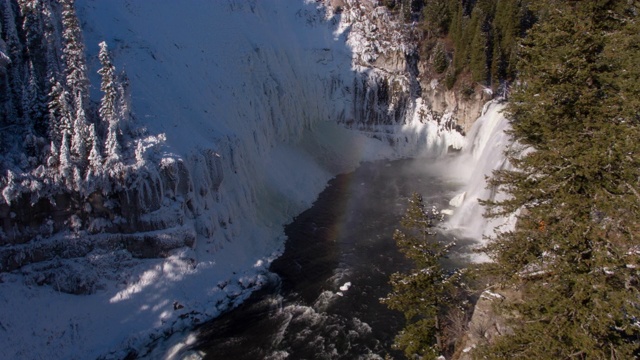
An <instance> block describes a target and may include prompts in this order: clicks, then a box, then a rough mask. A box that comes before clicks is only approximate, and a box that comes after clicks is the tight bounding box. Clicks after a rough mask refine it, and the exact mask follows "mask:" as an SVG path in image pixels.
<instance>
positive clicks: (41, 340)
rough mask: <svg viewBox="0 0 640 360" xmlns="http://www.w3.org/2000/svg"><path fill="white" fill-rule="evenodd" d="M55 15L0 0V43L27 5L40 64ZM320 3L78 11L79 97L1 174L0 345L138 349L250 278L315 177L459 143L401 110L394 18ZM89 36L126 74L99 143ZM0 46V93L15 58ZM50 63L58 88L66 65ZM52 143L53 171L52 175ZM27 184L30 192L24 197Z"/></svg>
mask: <svg viewBox="0 0 640 360" xmlns="http://www.w3.org/2000/svg"><path fill="white" fill-rule="evenodd" d="M328 2H329V1H328ZM331 2H335V1H331ZM69 3H72V2H70V1H69V0H65V1H61V2H58V1H55V0H47V1H45V0H15V1H14V0H3V1H2V11H3V23H2V24H3V33H2V35H3V39H6V40H3V41H5V42H7V41H8V39H9V38H8V34H9V32H7V31H6V29H7V28H8V25H7V24H8V23H9V22H11V21H12V22H13V23H14V25H13V26H15V27H18V28H19V27H23V31H25V33H26V30H25V29H27V26H32V25H31V23H29V21H32V22H33V23H37V21H43V20H42V19H40V20H38V19H37V18H34V19H31V18H29V17H28V16H27V15H28V13H29V9H34V8H37V6H45V7H46V6H47V5H50V7H49V8H48V9H49V11H51V14H49V15H47V16H48V18H47V19H48V20H47V21H48V22H46V23H45V24H44V25H46V26H44V25H42V26H44V28H46V29H47V31H45V32H46V33H47V34H50V35H48V36H49V38H45V40H46V41H45V42H44V43H46V44H47V45H46V46H45V48H46V49H50V50H48V51H49V52H54V54H50V55H51V56H53V57H54V58H55V56H56V55H57V56H58V57H59V56H60V54H56V53H55V49H56V46H58V45H59V47H60V48H62V47H63V44H62V43H64V41H66V40H65V39H66V38H65V37H64V36H62V35H60V34H63V33H64V29H65V26H62V25H60V21H62V18H63V17H64V16H63V13H64V12H63V7H64V6H62V5H60V4H69ZM339 3H340V4H339V6H340V10H341V11H337V9H338V7H337V6H338V5H336V4H334V5H335V6H334V7H326V6H325V5H324V4H323V3H319V2H303V1H300V2H293V1H286V2H270V1H240V0H227V1H208V2H202V1H194V2H179V3H178V2H175V3H173V2H163V3H161V4H158V3H157V2H151V1H133V0H109V1H106V0H78V1H77V4H76V7H75V8H76V9H77V14H78V19H79V20H80V24H81V25H82V30H83V34H82V36H83V39H84V44H85V47H86V52H87V63H86V67H87V74H88V78H87V79H86V81H87V82H86V83H85V85H84V86H86V87H87V89H90V94H89V95H88V96H87V98H86V99H85V98H83V97H82V95H77V94H76V96H75V98H74V99H75V101H74V102H71V101H70V102H69V103H70V104H71V105H69V106H70V107H71V108H72V109H73V110H74V111H70V110H64V109H63V110H64V111H63V110H55V109H54V110H55V111H58V112H55V111H53V110H52V111H53V112H51V111H49V112H47V111H45V110H42V114H45V113H46V114H50V115H51V116H53V117H56V116H58V117H59V115H60V114H67V115H68V117H69V122H68V129H67V130H64V129H62V130H60V132H59V133H58V132H56V131H58V130H57V128H56V129H53V132H52V131H49V132H46V131H43V132H42V136H40V137H34V139H36V140H37V139H41V138H42V139H45V140H47V141H42V142H43V144H45V145H46V146H47V147H46V148H43V149H42V154H40V155H41V157H42V158H43V159H45V160H46V159H48V158H51V159H52V160H51V162H50V163H46V164H45V165H43V166H42V168H40V167H39V166H35V165H37V164H36V163H34V164H35V165H33V166H30V165H29V161H30V159H29V158H27V159H26V160H25V161H26V163H25V164H26V165H24V166H22V165H21V164H22V159H21V158H20V157H19V156H18V157H13V156H11V157H6V158H7V159H8V160H7V161H6V162H4V163H3V164H5V165H4V166H5V167H4V168H2V176H3V182H2V183H1V185H2V186H3V190H4V191H3V196H4V198H3V199H4V200H3V202H2V203H1V204H0V211H1V212H2V226H3V233H2V237H1V238H2V243H0V246H1V247H0V265H1V266H2V269H1V271H3V272H2V273H0V299H1V300H0V302H2V303H3V304H4V306H3V309H2V310H0V313H1V314H2V316H1V317H0V319H1V320H0V321H1V323H0V325H1V326H0V334H2V336H0V345H1V346H2V347H3V349H5V350H4V351H6V352H7V353H10V354H13V355H14V356H13V357H14V358H38V357H46V358H66V359H73V358H95V357H99V356H102V357H104V358H121V357H124V356H125V355H126V354H127V353H144V352H145V349H146V346H147V345H148V344H150V343H151V342H153V341H154V340H155V339H158V338H161V337H163V336H165V335H166V334H168V333H171V332H173V331H176V330H179V329H181V328H184V327H186V326H190V325H192V324H194V323H197V322H200V321H203V320H205V319H208V318H211V317H214V316H217V315H218V314H220V313H221V312H222V311H225V310H226V309H228V308H229V307H230V306H233V305H237V304H238V303H239V302H241V301H242V300H243V299H244V298H246V296H247V294H248V293H249V292H250V291H251V290H252V289H255V288H257V287H259V286H260V285H261V284H262V283H264V281H265V277H267V276H269V275H268V273H267V271H266V269H267V267H268V265H269V262H270V261H271V260H272V259H273V258H274V257H275V256H277V255H278V254H279V253H280V252H281V251H282V247H283V244H284V239H283V233H282V231H283V230H282V225H283V224H285V223H286V222H288V221H290V220H291V218H292V217H293V216H295V215H296V214H298V213H300V212H301V211H302V210H304V209H305V208H307V207H309V206H310V205H311V203H312V202H313V200H314V199H315V197H316V196H317V194H318V193H319V192H320V191H321V190H322V188H323V187H324V186H325V184H326V182H327V180H328V179H330V178H331V177H332V176H334V175H336V174H338V173H340V172H344V171H347V170H350V169H353V168H354V167H355V166H357V164H358V163H359V162H360V161H363V160H374V159H381V158H386V159H392V158H398V157H407V156H410V157H417V156H424V155H434V156H437V155H440V154H443V153H446V152H447V151H448V149H449V148H450V147H453V148H460V147H462V145H463V143H464V139H463V137H462V136H461V134H460V133H458V132H457V131H455V123H454V121H453V119H454V116H455V113H454V112H449V113H447V112H445V110H455V107H450V108H442V109H441V110H439V112H438V113H435V112H433V111H432V108H433V107H432V106H431V104H432V103H433V99H432V98H428V97H425V98H422V97H420V95H421V93H422V91H423V90H422V87H421V86H420V82H419V80H418V77H417V76H418V70H417V69H418V65H417V62H416V61H417V59H416V58H415V49H414V48H412V46H413V45H412V44H413V43H412V42H411V39H412V36H414V35H413V32H412V29H411V27H410V26H404V25H399V24H395V23H394V22H393V21H392V19H391V18H390V17H389V15H388V13H387V12H386V10H385V8H384V7H381V6H377V5H378V4H377V2H376V1H369V2H367V1H352V0H346V1H341V2H339ZM66 6H68V5H66ZM9 9H10V10H11V11H9ZM38 9H40V8H38ZM41 15H42V14H41ZM45 15H46V14H45ZM67 15H68V14H67ZM68 16H70V15H68ZM28 18H29V19H31V20H29V21H27V19H28ZM7 19H8V20H7ZM45 20H46V19H45ZM47 26H48V27H47ZM56 26H57V28H56ZM29 29H31V28H29ZM33 29H37V28H35V27H34V28H33ZM33 29H32V30H30V31H33V32H34V33H37V31H36V30H33ZM43 31H44V30H43ZM56 34H58V35H56ZM76 35H78V34H76ZM67 36H70V35H68V34H67ZM61 39H62V40H61ZM14 40H15V39H14ZM16 41H18V40H16ZM102 41H105V42H106V44H107V45H108V48H109V50H110V57H111V59H112V62H113V64H114V66H115V68H116V69H117V70H118V71H120V70H124V71H125V72H126V76H127V78H128V81H126V82H124V81H122V82H121V83H120V84H126V85H127V86H126V87H125V86H122V87H121V90H119V91H120V93H118V94H119V95H118V96H119V97H118V99H120V108H119V112H120V113H122V114H121V115H123V116H122V117H121V119H120V120H121V121H122V123H117V124H116V125H117V126H118V128H117V131H116V130H114V129H115V127H116V125H114V122H113V121H108V119H105V118H104V113H103V112H102V111H101V112H100V116H98V115H95V117H96V119H100V121H102V123H100V122H92V120H83V119H82V118H81V115H82V114H83V111H84V109H86V110H87V112H88V113H89V115H88V117H91V111H93V112H97V111H98V108H100V109H102V108H103V107H102V106H103V105H104V103H105V102H104V100H102V104H101V106H98V102H99V101H101V99H104V98H105V97H104V95H103V92H104V89H103V91H99V90H98V84H100V83H101V81H102V82H103V83H104V73H105V72H104V71H101V74H98V73H97V71H98V70H99V69H101V68H102V69H104V66H105V65H104V62H101V61H100V58H99V57H98V53H99V50H100V47H99V46H98V44H99V43H101V42H102ZM19 42H20V41H18V43H19ZM57 42H60V44H57ZM68 43H69V42H68ZM69 44H70V43H69ZM0 45H1V46H0V51H2V55H3V56H4V57H2V59H4V58H5V57H7V58H8V59H9V60H7V61H4V60H3V62H2V64H3V65H2V68H1V69H0V73H2V76H3V77H2V79H1V80H3V81H6V80H7V79H9V78H10V76H9V75H8V74H9V72H11V71H13V70H12V69H15V68H16V67H17V66H18V65H19V64H21V61H22V60H21V59H20V58H17V57H15V56H14V57H13V58H12V56H13V55H12V52H11V51H10V50H8V47H7V46H5V45H4V44H2V43H0ZM24 48H25V49H30V47H29V46H28V45H25V47H24ZM15 54H17V53H15ZM75 55H77V54H75ZM66 56H67V57H66V59H68V58H69V56H70V55H66ZM27 58H28V57H27ZM9 61H10V62H9ZM54 63H55V62H54ZM12 66H13V67H12ZM20 66H22V65H20ZM60 67H62V69H60V71H61V72H63V73H65V74H67V75H66V79H67V80H68V79H69V74H70V71H71V70H69V69H71V68H72V67H71V66H70V65H69V64H67V65H60ZM49 68H52V67H51V66H49V67H47V66H45V65H42V69H49ZM24 69H27V70H28V69H29V67H28V66H26V67H24ZM53 69H55V66H54V67H53ZM78 71H79V73H78V74H80V73H81V72H82V69H79V70H78ZM18 75H20V74H18ZM18 75H15V76H14V77H13V78H14V79H15V78H29V76H26V77H22V75H20V76H18ZM42 76H44V75H42ZM42 76H40V77H39V78H42ZM83 81H84V80H83ZM89 82H90V83H91V84H93V86H92V87H89V85H88V84H89ZM47 84H48V85H51V86H52V89H49V90H47V91H44V90H40V93H46V94H48V95H47V96H49V97H53V96H52V95H51V94H55V92H54V91H53V90H54V89H53V85H54V84H55V82H49V81H48V80H47V81H44V80H43V81H42V82H41V84H39V85H40V86H46V85H47ZM6 86H9V84H7V85H6ZM9 87H10V86H9ZM67 88H68V89H73V87H72V86H67ZM60 89H61V91H59V93H60V94H65V93H64V91H63V90H64V89H65V87H64V86H62V87H61V88H60ZM432 90H433V89H432ZM83 101H85V102H87V103H90V102H91V101H93V104H94V105H91V104H85V103H83ZM123 109H125V110H126V111H124V110H123ZM80 110H83V111H80ZM10 116H12V115H10V114H9V115H6V117H5V119H3V121H9V120H6V119H9V118H10ZM16 116H17V115H16ZM21 119H22V118H21ZM96 121H97V120H96ZM91 124H94V125H93V127H95V128H98V131H97V135H96V136H93V137H92V136H89V135H91V134H93V133H92V132H91V128H92V125H91ZM3 126H4V123H3ZM10 126H14V124H10ZM63 128H64V127H63ZM78 129H83V130H78ZM3 131H4V130H3ZM65 131H66V132H65ZM44 133H46V134H47V135H46V136H45V135H44ZM16 134H18V132H16ZM65 134H67V135H65ZM78 134H79V135H78ZM82 134H84V135H85V137H82ZM114 134H117V136H116V135H114ZM47 136H51V137H52V139H48V138H47ZM74 136H75V137H74ZM83 138H84V139H86V141H84V142H83V141H82V139H83ZM92 138H102V140H101V142H98V141H94V140H91V139H92ZM109 139H112V140H113V139H118V141H119V142H120V146H121V151H122V154H123V155H121V156H120V157H118V159H119V160H118V161H114V162H110V160H109V159H110V158H113V157H114V156H115V155H114V153H116V152H117V151H116V150H115V149H117V148H118V144H116V143H114V142H113V141H111V142H110V140H109ZM49 140H51V141H49ZM38 141H40V140H38ZM14 142H15V144H13V145H12V146H15V149H23V147H22V145H21V144H20V140H15V141H14ZM94 144H100V147H99V149H98V150H96V151H93V152H92V150H93V148H94ZM73 145H76V146H75V147H74V146H73ZM67 146H68V147H69V148H71V150H69V156H68V157H69V159H70V162H69V163H70V164H73V166H72V165H69V167H68V168H66V167H61V166H60V164H61V163H64V162H63V161H61V159H66V157H65V151H66V150H65V147H67ZM83 146H84V150H83V149H82V147H83ZM95 147H98V146H97V145H96V146H95ZM73 149H76V150H73ZM95 153H100V154H101V156H103V157H104V158H101V160H100V161H99V164H100V165H102V166H103V167H101V168H100V170H99V171H98V170H95V169H93V168H91V164H92V161H91V159H92V157H91V156H92V155H91V154H95ZM82 154H85V155H82ZM126 154H129V155H126ZM127 156H128V157H127ZM33 161H34V162H37V159H36V160H33ZM7 164H8V165H7ZM39 169H40V170H39ZM76 169H77V170H76ZM92 169H93V170H92ZM89 175H91V176H93V177H89ZM16 179H19V181H17V180H16ZM52 179H53V180H52ZM54 180H55V181H54ZM89 180H91V181H89ZM37 184H44V188H46V191H44V190H43V191H40V192H38V191H32V187H34V188H35V189H36V190H37V189H39V188H38V186H37ZM69 293H73V294H77V293H81V294H84V295H85V296H77V295H70V294H69Z"/></svg>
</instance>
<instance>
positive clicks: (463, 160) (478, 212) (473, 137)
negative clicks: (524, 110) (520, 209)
mask: <svg viewBox="0 0 640 360" xmlns="http://www.w3.org/2000/svg"><path fill="white" fill-rule="evenodd" d="M503 110H504V104H501V103H500V102H498V101H496V100H494V101H490V102H488V103H487V104H485V106H484V108H483V109H482V115H481V116H480V117H479V118H478V120H476V122H475V123H474V124H473V127H472V128H471V131H470V132H469V135H468V139H469V142H468V143H467V145H466V146H465V147H464V148H463V150H462V154H461V156H460V158H459V159H457V160H456V162H455V163H454V166H453V169H454V176H455V177H456V179H457V180H461V181H462V182H463V183H464V184H465V185H464V187H463V189H462V192H461V193H460V194H459V195H457V196H456V197H454V198H453V199H452V200H451V203H450V204H451V205H452V206H455V207H457V209H456V210H455V211H454V213H453V215H452V216H451V218H450V219H449V222H448V227H449V228H450V229H455V230H457V231H459V232H460V234H461V235H462V236H464V237H468V238H472V239H477V240H478V241H480V242H481V243H483V242H484V241H483V239H484V238H485V237H486V236H491V235H493V234H494V233H495V230H496V229H495V228H496V227H497V226H502V225H505V226H506V227H509V226H510V224H512V223H513V221H512V220H513V219H512V217H509V218H500V219H487V218H485V217H484V216H483V213H484V208H483V207H482V206H481V205H480V204H479V202H478V199H494V200H499V199H500V197H503V196H504V194H501V193H496V191H495V189H490V188H487V176H490V175H491V174H492V172H493V171H494V170H500V169H509V168H510V166H511V164H510V163H509V162H508V160H507V159H506V157H505V154H504V152H505V150H506V149H507V146H509V144H510V140H509V136H508V135H507V134H506V133H505V130H508V129H509V122H508V120H507V119H506V118H505V116H504V114H503ZM506 227H505V228H502V230H504V229H506Z"/></svg>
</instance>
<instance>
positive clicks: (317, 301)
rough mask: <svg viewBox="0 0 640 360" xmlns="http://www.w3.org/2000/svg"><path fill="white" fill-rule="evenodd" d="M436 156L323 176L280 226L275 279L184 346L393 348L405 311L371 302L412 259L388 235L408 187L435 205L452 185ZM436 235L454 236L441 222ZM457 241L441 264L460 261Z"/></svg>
mask: <svg viewBox="0 0 640 360" xmlns="http://www.w3.org/2000/svg"><path fill="white" fill-rule="evenodd" d="M440 163H442V161H440V162H435V161H434V160H429V159H416V160H397V161H381V162H373V163H365V164H363V165H361V166H360V167H359V168H358V169H357V170H356V171H354V172H352V173H349V174H343V175H339V176H337V177H336V178H334V179H333V180H331V181H330V182H329V184H328V187H327V188H326V189H325V190H324V191H323V192H322V193H321V194H320V195H319V197H318V199H317V200H316V202H315V203H314V205H313V207H311V208H310V209H308V210H307V211H305V212H303V213H302V214H300V215H299V216H298V217H297V218H296V219H295V220H294V221H293V222H292V223H291V224H289V225H287V226H286V228H285V233H286V235H287V236H288V240H287V242H286V246H285V251H284V254H283V255H282V256H281V257H280V258H278V259H277V260H276V261H274V262H273V263H272V265H271V268H270V269H271V271H273V272H274V273H275V274H277V277H275V276H274V278H275V280H274V281H272V283H271V284H270V285H269V286H267V287H265V288H264V289H262V290H260V291H258V292H256V293H254V294H253V295H252V296H251V298H250V299H249V300H248V301H246V302H245V303H243V304H242V305H241V306H240V307H238V308H237V309H235V310H232V311H230V312H229V313H227V314H225V315H223V316H221V317H219V318H217V319H215V320H213V321H211V322H209V323H207V324H205V325H203V326H202V327H200V328H199V329H198V336H197V337H198V340H197V342H196V343H195V344H193V345H192V347H191V350H192V351H191V353H193V352H194V351H195V352H197V353H200V354H204V356H203V357H204V358H205V359H233V360H242V359H247V360H249V359H251V360H255V359H383V358H384V357H385V355H386V354H389V355H392V356H393V357H394V358H399V357H401V354H400V353H399V352H397V351H394V350H392V349H391V344H392V342H393V337H394V336H395V334H396V333H397V332H398V331H399V330H400V329H401V328H402V327H403V324H404V318H403V316H402V314H401V313H399V312H396V311H391V310H389V309H387V308H386V307H385V306H384V305H382V304H380V302H379V299H380V298H381V297H384V296H385V295H386V294H387V293H388V292H389V291H390V286H389V284H388V279H389V276H390V275H391V274H392V273H393V272H396V271H403V270H407V269H408V268H409V267H410V266H411V264H410V263H409V262H408V261H407V260H406V259H405V258H404V257H403V256H402V254H400V253H399V252H398V250H397V248H396V245H395V243H394V241H393V240H392V234H393V231H394V229H396V228H397V227H398V223H399V220H400V218H401V217H402V215H403V213H404V211H405V209H406V207H407V200H408V198H409V197H410V196H411V194H412V193H413V192H419V193H421V194H422V196H423V198H424V200H425V203H426V204H428V205H429V206H431V205H435V206H437V207H438V208H439V209H443V208H447V207H448V202H449V200H450V199H451V198H452V197H453V196H455V195H456V193H457V191H459V189H460V187H461V184H459V183H456V182H454V181H451V180H448V179H447V177H445V176H442V171H443V170H442V169H444V167H443V166H441V165H438V164H440ZM436 236H437V237H438V238H439V240H442V241H451V240H453V235H451V234H450V233H449V232H447V231H440V232H439V233H438V234H437V235H436ZM457 243H458V246H457V250H456V251H455V252H454V256H452V259H450V260H449V262H448V263H447V264H446V266H448V267H456V266H464V256H455V254H456V253H457V254H462V253H465V250H464V249H465V248H466V246H468V245H470V243H471V242H470V241H460V239H458V241H457ZM347 283H350V285H351V286H346V285H348V284H347ZM341 288H342V289H341Z"/></svg>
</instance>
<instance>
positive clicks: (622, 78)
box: [479, 0, 640, 359]
mask: <svg viewBox="0 0 640 360" xmlns="http://www.w3.org/2000/svg"><path fill="white" fill-rule="evenodd" d="M535 9H536V11H537V13H538V16H539V17H540V20H539V22H538V23H537V24H536V25H535V26H534V27H533V28H532V30H531V32H530V34H529V36H528V37H527V38H526V40H525V41H524V43H523V47H522V50H521V52H520V56H521V60H520V62H519V76H520V80H521V85H520V86H518V87H516V88H515V89H514V91H513V95H512V99H511V101H510V103H509V106H508V116H509V118H510V119H511V123H512V127H513V130H512V131H511V136H512V137H513V140H514V141H515V142H517V143H518V144H520V146H521V148H524V149H526V151H524V152H520V153H515V152H513V153H510V154H508V155H509V157H510V160H511V162H512V163H513V164H514V166H515V170H501V171H498V172H496V173H494V175H493V178H492V179H491V181H490V185H491V186H494V187H497V188H499V189H501V190H502V191H505V192H506V193H507V194H508V195H509V197H508V198H507V199H506V200H504V201H498V202H493V201H485V202H484V203H485V204H486V205H487V213H488V215H489V216H499V215H502V214H509V213H513V212H516V211H517V212H519V215H518V222H517V225H516V227H515V229H514V230H513V231H509V232H506V233H502V234H500V235H498V236H497V237H496V238H495V239H492V241H491V242H490V244H489V246H488V247H487V251H488V253H489V254H490V255H491V256H492V258H493V259H494V260H495V261H496V267H495V268H496V269H497V270H498V273H499V274H501V276H502V279H503V281H504V282H505V284H517V285H518V286H520V287H521V288H522V289H523V293H524V298H525V300H526V301H524V302H523V303H519V304H511V306H510V307H508V309H509V310H510V311H515V312H516V313H517V314H519V316H518V317H516V320H515V321H514V324H513V327H514V333H513V334H512V335H506V336H504V337H502V338H500V339H499V340H498V341H497V342H496V343H495V344H493V345H491V346H488V347H487V348H485V349H483V350H482V351H481V352H480V353H479V356H481V357H482V358H516V357H518V358H530V359H534V358H557V359H563V358H579V359H587V358H595V359H602V358H610V359H631V358H634V357H637V356H640V323H639V321H638V319H640V291H639V288H638V284H639V282H638V281H639V280H640V279H639V278H640V273H639V271H638V265H639V262H640V261H639V259H640V257H639V256H640V245H639V243H638V234H640V141H638V139H640V101H639V100H638V99H640V85H639V84H640V67H638V66H637V59H638V58H640V45H639V44H640V23H639V20H640V19H639V18H638V11H637V9H634V8H633V6H632V5H630V2H627V1H626V0H598V1H572V2H566V1H559V0H538V1H536V2H535Z"/></svg>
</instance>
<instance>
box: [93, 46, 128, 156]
mask: <svg viewBox="0 0 640 360" xmlns="http://www.w3.org/2000/svg"><path fill="white" fill-rule="evenodd" d="M99 45H100V52H99V54H98V57H99V59H100V64H101V65H102V67H101V68H100V70H98V74H100V75H101V76H102V82H101V84H100V90H102V91H103V92H104V95H103V96H102V100H101V101H100V109H99V110H98V113H99V115H100V119H101V120H102V122H103V123H105V124H107V139H106V142H105V154H106V157H107V159H106V161H107V165H109V164H114V163H117V162H120V161H121V160H122V151H121V148H120V142H119V140H118V136H119V133H120V126H119V119H118V111H117V109H116V103H117V98H118V88H117V84H116V79H115V67H114V66H113V63H112V62H111V56H110V55H109V49H108V48H107V43H106V42H104V41H103V42H101V43H100V44H99Z"/></svg>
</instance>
